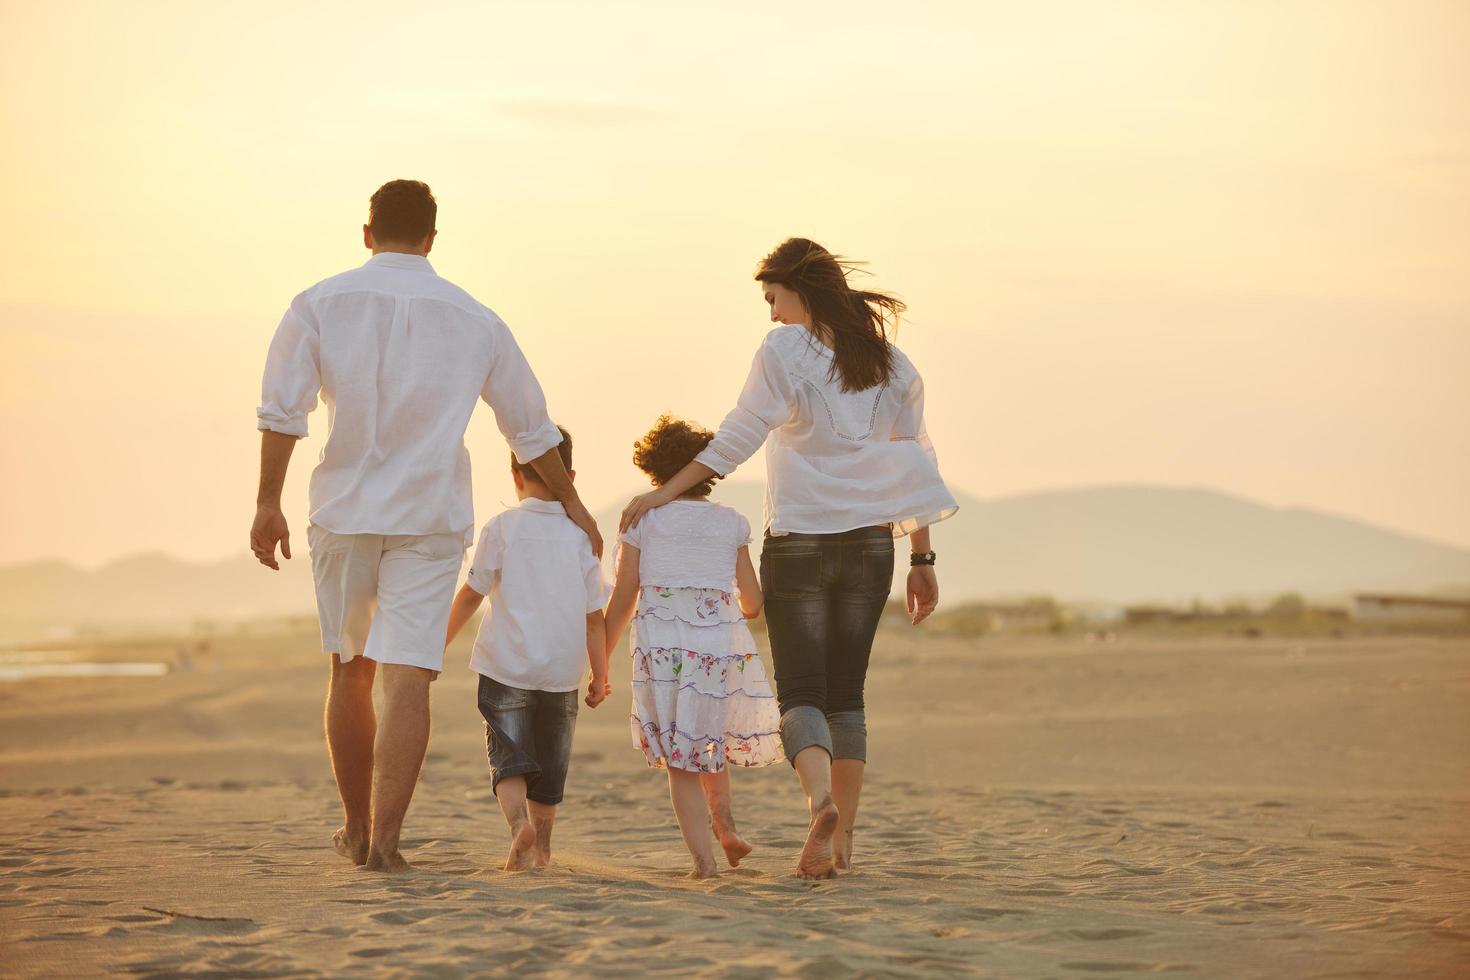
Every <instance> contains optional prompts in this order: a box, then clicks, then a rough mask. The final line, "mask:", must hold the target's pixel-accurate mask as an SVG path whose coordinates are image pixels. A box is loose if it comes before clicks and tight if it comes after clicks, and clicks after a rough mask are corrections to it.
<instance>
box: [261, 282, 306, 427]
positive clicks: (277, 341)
mask: <svg viewBox="0 0 1470 980" xmlns="http://www.w3.org/2000/svg"><path fill="white" fill-rule="evenodd" d="M319 341H320V334H319V332H318V329H317V324H316V318H315V317H314V316H313V315H312V312H311V307H310V305H309V304H308V303H307V301H306V298H305V295H304V294H303V295H301V296H297V297H296V299H294V300H292V302H291V306H290V308H289V309H287V310H286V315H285V316H283V317H282V318H281V323H280V326H278V327H276V333H275V336H274V337H272V338H271V344H270V349H269V350H268V351H267V353H266V357H265V376H264V378H263V379H262V380H261V385H260V406H259V407H258V408H256V410H255V419H256V428H258V429H262V430H270V431H271V432H280V433H283V434H285V435H288V436H296V437H297V438H304V437H305V436H306V434H307V425H306V416H307V415H309V414H310V413H311V411H312V409H314V408H316V402H317V393H318V392H320V391H321V387H322V379H321V355H320V349H319Z"/></svg>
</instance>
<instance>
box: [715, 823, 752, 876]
mask: <svg viewBox="0 0 1470 980" xmlns="http://www.w3.org/2000/svg"><path fill="white" fill-rule="evenodd" d="M720 847H721V849H723V850H724V852H725V860H726V861H728V862H730V867H732V868H738V867H740V859H741V858H743V857H745V855H747V854H749V853H750V851H751V847H750V844H749V843H747V842H746V840H745V838H744V837H741V836H740V835H739V834H737V833H735V831H733V830H725V831H722V832H721V833H720Z"/></svg>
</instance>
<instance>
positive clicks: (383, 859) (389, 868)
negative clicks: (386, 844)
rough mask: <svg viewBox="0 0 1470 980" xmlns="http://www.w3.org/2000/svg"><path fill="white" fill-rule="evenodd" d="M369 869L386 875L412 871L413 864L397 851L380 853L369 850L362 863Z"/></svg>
mask: <svg viewBox="0 0 1470 980" xmlns="http://www.w3.org/2000/svg"><path fill="white" fill-rule="evenodd" d="M362 866H363V867H364V868H366V869H367V870H369V871H378V872H381V873H382V874H386V875H396V874H402V873H403V872H405V871H412V870H413V865H411V864H409V863H408V862H407V861H405V860H403V855H402V854H399V853H398V852H397V851H393V852H392V853H390V854H381V853H379V852H377V851H369V852H368V856H367V860H366V861H364V862H363V865H362Z"/></svg>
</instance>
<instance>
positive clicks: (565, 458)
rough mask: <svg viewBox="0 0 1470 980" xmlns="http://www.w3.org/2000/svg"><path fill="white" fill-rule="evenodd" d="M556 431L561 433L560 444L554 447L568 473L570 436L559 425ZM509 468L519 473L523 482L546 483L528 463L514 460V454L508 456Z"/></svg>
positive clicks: (570, 448)
mask: <svg viewBox="0 0 1470 980" xmlns="http://www.w3.org/2000/svg"><path fill="white" fill-rule="evenodd" d="M556 431H557V432H560V433H561V444H560V445H558V446H557V447H556V452H557V455H559V456H560V457H561V464H562V465H563V466H565V467H566V468H567V471H568V472H570V471H571V468H572V434H571V433H570V432H568V431H567V430H566V429H563V428H562V427H561V426H559V425H558V426H557V427H556ZM510 468H511V469H512V470H513V471H514V472H516V473H519V474H520V475H521V478H522V479H524V480H535V481H536V482H537V483H545V482H546V481H544V480H542V479H541V474H540V473H537V472H536V468H535V467H534V466H532V465H531V464H530V463H522V462H521V461H520V460H518V459H516V454H515V453H511V454H510Z"/></svg>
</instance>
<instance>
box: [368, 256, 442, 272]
mask: <svg viewBox="0 0 1470 980" xmlns="http://www.w3.org/2000/svg"><path fill="white" fill-rule="evenodd" d="M367 264H368V265H375V266H382V267H384V268H388V269H419V270H421V271H424V272H433V271H434V267H433V266H432V265H430V264H429V260H428V259H427V258H426V257H424V256H422V255H410V254H409V253H408V252H379V253H378V254H377V255H374V256H373V257H372V258H370V259H368V260H367Z"/></svg>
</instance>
